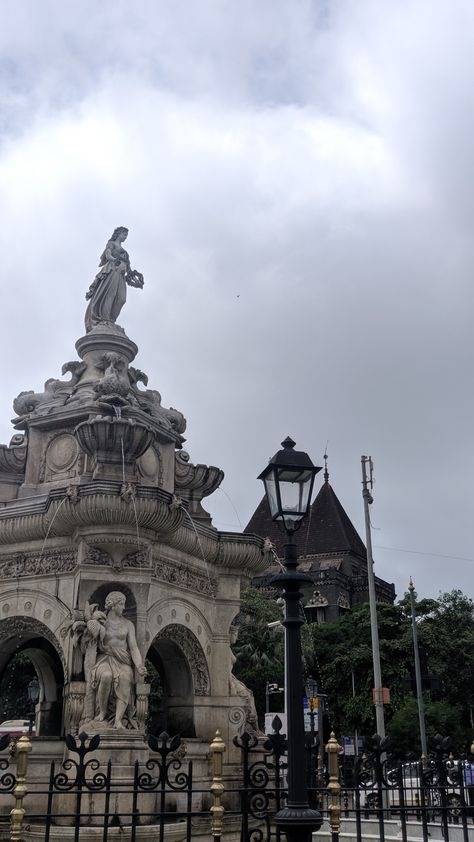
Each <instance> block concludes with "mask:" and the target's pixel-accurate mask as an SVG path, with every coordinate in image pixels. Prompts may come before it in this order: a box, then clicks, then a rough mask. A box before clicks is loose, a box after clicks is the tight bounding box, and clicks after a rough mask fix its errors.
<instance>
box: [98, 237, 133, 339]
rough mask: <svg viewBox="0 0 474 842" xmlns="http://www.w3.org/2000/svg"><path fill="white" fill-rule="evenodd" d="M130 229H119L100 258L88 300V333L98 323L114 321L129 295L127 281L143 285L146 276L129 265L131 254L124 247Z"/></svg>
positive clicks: (111, 322) (131, 284)
mask: <svg viewBox="0 0 474 842" xmlns="http://www.w3.org/2000/svg"><path fill="white" fill-rule="evenodd" d="M127 234H128V228H116V229H115V231H114V233H113V234H112V236H111V238H110V240H109V241H108V243H107V245H106V247H105V250H104V253H103V254H102V256H101V258H100V264H99V266H100V268H99V271H98V273H97V275H96V276H95V278H94V280H93V282H92V284H91V285H90V287H89V291H88V292H87V294H86V299H87V300H88V301H89V305H88V307H87V310H86V317H85V324H86V331H87V333H88V332H89V331H90V330H92V328H93V327H94V326H95V325H98V324H103V323H105V324H115V322H116V321H117V318H118V316H119V313H120V311H121V309H122V307H123V305H124V304H125V301H126V298H127V284H128V285H129V286H131V287H138V288H139V289H141V288H142V287H143V275H142V274H141V273H140V272H137V271H136V270H135V269H131V268H130V259H129V256H128V253H127V252H126V251H125V249H124V248H122V243H123V241H124V240H125V239H126V238H127Z"/></svg>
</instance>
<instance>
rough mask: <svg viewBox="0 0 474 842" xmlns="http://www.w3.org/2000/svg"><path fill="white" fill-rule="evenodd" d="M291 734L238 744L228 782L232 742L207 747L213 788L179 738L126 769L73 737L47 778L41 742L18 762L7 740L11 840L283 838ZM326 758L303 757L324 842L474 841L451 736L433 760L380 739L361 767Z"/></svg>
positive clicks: (3, 769) (5, 809) (463, 768)
mask: <svg viewBox="0 0 474 842" xmlns="http://www.w3.org/2000/svg"><path fill="white" fill-rule="evenodd" d="M281 728H282V726H281V722H280V720H279V719H278V717H276V718H275V720H274V733H273V734H271V735H268V736H267V737H265V738H261V737H258V736H257V735H255V734H253V735H252V734H247V733H244V734H243V735H241V736H239V737H236V738H235V739H234V746H235V747H237V748H238V749H239V750H240V755H241V763H240V766H239V773H238V774H234V775H233V776H232V777H227V778H226V777H225V775H223V754H224V750H225V747H224V743H223V742H222V740H221V739H220V736H219V735H216V738H215V740H214V741H213V743H212V744H211V745H210V747H209V759H210V760H211V763H212V770H211V771H210V775H209V780H208V781H205V783H204V784H200V785H199V784H197V783H196V781H195V780H194V779H193V772H194V770H193V763H192V761H191V760H189V759H187V758H186V756H185V754H184V747H183V745H182V743H181V739H180V737H178V736H176V737H170V736H169V735H168V734H166V733H163V734H160V736H158V737H155V736H149V737H148V749H149V751H148V750H146V751H144V752H143V751H142V758H143V760H141V759H135V760H133V759H131V760H130V762H129V763H128V764H127V765H126V766H118V765H117V764H114V763H112V761H111V760H110V759H107V754H108V751H107V745H106V741H105V743H104V745H101V738H100V737H99V736H98V735H96V736H92V737H90V738H89V737H88V736H87V735H86V734H80V735H79V737H72V736H68V737H66V738H65V755H64V760H63V761H62V762H58V761H52V762H51V763H50V764H49V773H48V774H44V775H43V776H42V777H41V776H38V774H35V775H29V773H28V769H27V766H28V763H27V760H28V754H29V753H30V751H31V748H32V743H33V750H34V743H35V740H33V741H32V742H31V741H30V740H29V739H28V737H27V736H22V737H21V738H20V739H19V740H18V741H17V742H16V746H15V753H14V757H13V758H12V756H11V752H10V755H9V753H8V744H9V738H8V735H5V736H4V737H2V738H1V739H0V751H1V752H2V754H1V756H0V804H1V805H2V815H3V819H4V821H10V839H11V840H12V842H28V839H31V840H32V842H65V840H66V839H69V840H71V842H72V840H74V842H79V841H80V840H82V839H83V838H84V834H86V838H88V837H87V832H88V831H93V838H94V839H95V840H97V842H113V840H115V839H117V840H118V839H120V840H123V842H126V841H127V842H128V840H130V842H146V840H149V841H150V842H151V841H152V840H153V842H168V840H170V839H174V840H175V842H180V840H183V842H190V840H197V839H202V840H203V841H204V840H206V842H207V840H209V839H212V840H214V842H219V840H221V839H222V837H223V836H225V834H226V832H228V831H229V832H230V831H231V832H232V834H233V838H237V837H240V840H241V842H274V841H275V842H280V839H281V840H282V842H284V838H285V837H284V834H283V833H281V835H280V831H279V830H277V829H276V828H275V826H274V823H273V818H274V815H275V813H276V812H277V811H278V810H280V809H281V808H282V807H283V806H284V805H285V803H286V797H287V790H286V773H287V764H286V751H287V742H286V737H285V735H284V734H282V733H281ZM144 749H146V746H145V745H144ZM326 750H327V751H326V752H325V753H324V754H323V756H322V758H320V760H322V761H323V762H320V763H319V764H318V747H317V746H316V745H313V746H309V747H308V749H307V757H306V758H304V757H303V758H301V762H302V763H305V764H306V765H307V769H308V799H309V802H310V804H311V806H313V807H316V808H317V809H318V810H319V811H320V812H321V813H322V815H323V818H324V819H325V820H326V823H325V824H324V825H323V827H322V828H321V831H319V832H318V833H317V834H316V836H315V838H318V837H320V838H321V839H328V838H329V839H331V840H332V842H337V840H338V839H339V834H340V831H341V832H343V833H344V836H345V838H352V839H354V840H357V842H365V840H366V839H367V838H369V837H372V838H376V839H379V840H381V842H388V840H389V839H391V838H393V837H397V838H398V839H400V840H402V842H409V840H412V839H419V840H420V842H421V840H423V842H429V840H432V839H433V838H438V839H443V840H444V841H445V842H472V840H473V839H474V757H472V756H466V757H463V758H462V757H461V758H460V757H454V756H453V755H452V753H451V751H450V745H449V741H448V740H447V739H443V738H442V737H439V738H437V739H436V740H435V741H434V743H433V746H432V750H431V752H430V754H429V757H428V758H425V759H424V761H423V762H422V761H417V762H404V761H401V760H398V759H396V758H395V757H394V755H393V753H392V752H391V747H390V743H389V741H388V740H381V739H380V738H379V737H377V736H375V737H373V738H372V739H370V740H367V741H366V744H365V747H364V753H363V754H362V755H360V756H359V757H357V758H354V762H353V764H351V766H348V765H347V764H344V765H342V764H341V762H340V761H341V757H340V747H339V746H338V744H337V741H336V739H335V737H334V735H331V740H330V741H329V743H328V746H327V747H326ZM109 753H110V752H109ZM148 758H149V759H148ZM124 770H125V771H124ZM12 807H13V809H12ZM341 828H342V830H341Z"/></svg>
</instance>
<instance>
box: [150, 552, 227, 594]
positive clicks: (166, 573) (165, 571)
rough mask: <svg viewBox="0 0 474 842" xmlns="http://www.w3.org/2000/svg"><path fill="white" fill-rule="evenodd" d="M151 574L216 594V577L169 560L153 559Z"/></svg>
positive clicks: (202, 591) (165, 580) (201, 591)
mask: <svg viewBox="0 0 474 842" xmlns="http://www.w3.org/2000/svg"><path fill="white" fill-rule="evenodd" d="M153 576H156V578H157V579H161V580H162V581H163V582H169V583H170V584H178V585H179V586H180V587H183V588H188V589H189V590H190V591H197V592H198V593H203V594H206V595H207V596H216V594H217V588H218V583H217V579H214V578H211V577H210V576H206V574H205V573H201V572H200V571H198V570H190V569H189V568H188V567H182V566H180V565H178V564H173V563H172V562H169V561H162V560H161V559H160V560H159V561H155V562H154V564H153Z"/></svg>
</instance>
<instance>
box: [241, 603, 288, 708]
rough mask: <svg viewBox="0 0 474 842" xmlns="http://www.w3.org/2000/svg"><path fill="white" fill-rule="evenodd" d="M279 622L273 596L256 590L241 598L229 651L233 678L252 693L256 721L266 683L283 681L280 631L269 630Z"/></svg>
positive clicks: (261, 705) (280, 629)
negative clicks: (233, 658)
mask: <svg viewBox="0 0 474 842" xmlns="http://www.w3.org/2000/svg"><path fill="white" fill-rule="evenodd" d="M281 619H282V612H281V609H280V608H279V606H278V605H277V604H276V601H275V599H274V597H273V596H269V595H267V594H266V593H265V592H264V591H260V590H257V589H256V588H248V589H247V590H246V591H244V593H243V594H242V600H241V608H240V615H239V620H240V624H239V636H238V639H237V642H236V643H235V645H234V647H233V650H234V654H235V656H236V659H237V660H236V662H235V664H234V670H233V671H234V675H235V676H236V677H237V678H238V679H240V681H243V682H244V684H246V685H247V687H248V688H249V689H250V690H252V692H253V694H254V696H255V705H256V708H257V711H258V714H259V719H260V720H261V721H262V720H263V714H264V712H265V689H266V684H267V682H269V683H275V684H279V685H281V684H282V682H283V677H284V666H283V662H284V654H283V635H282V630H283V627H281V626H280V627H278V626H276V627H273V628H272V627H270V628H269V626H268V624H269V623H277V622H278V621H279V620H281Z"/></svg>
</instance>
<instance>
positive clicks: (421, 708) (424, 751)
mask: <svg viewBox="0 0 474 842" xmlns="http://www.w3.org/2000/svg"><path fill="white" fill-rule="evenodd" d="M408 591H409V593H410V606H411V627H412V631H413V650H414V653H415V680H416V697H417V700H418V718H419V720H420V738H421V762H422V764H423V767H425V766H426V763H427V759H428V748H427V745H426V728H425V705H424V702H423V684H422V680H421V665H420V651H419V649H418V629H417V627H416V618H415V585H414V584H413V579H412V578H411V576H410V582H409V584H408Z"/></svg>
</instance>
